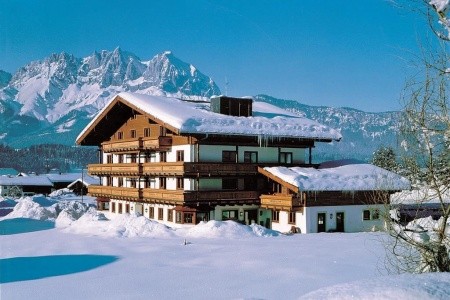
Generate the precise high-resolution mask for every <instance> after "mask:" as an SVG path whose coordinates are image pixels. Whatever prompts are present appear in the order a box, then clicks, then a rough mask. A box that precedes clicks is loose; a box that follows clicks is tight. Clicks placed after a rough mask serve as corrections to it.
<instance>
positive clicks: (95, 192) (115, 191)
mask: <svg viewBox="0 0 450 300" xmlns="http://www.w3.org/2000/svg"><path fill="white" fill-rule="evenodd" d="M88 193H89V194H90V195H91V196H93V197H106V198H116V199H125V200H128V199H129V200H139V199H140V198H141V191H140V190H139V189H137V188H128V187H114V186H102V185H90V186H89V187H88Z"/></svg>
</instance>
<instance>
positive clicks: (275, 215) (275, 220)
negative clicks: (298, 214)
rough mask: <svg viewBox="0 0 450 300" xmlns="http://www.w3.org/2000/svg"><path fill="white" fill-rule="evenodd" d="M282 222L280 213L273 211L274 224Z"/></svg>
mask: <svg viewBox="0 0 450 300" xmlns="http://www.w3.org/2000/svg"><path fill="white" fill-rule="evenodd" d="M279 221H280V211H279V210H272V222H277V223H278V222H279Z"/></svg>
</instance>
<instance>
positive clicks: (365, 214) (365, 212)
mask: <svg viewBox="0 0 450 300" xmlns="http://www.w3.org/2000/svg"><path fill="white" fill-rule="evenodd" d="M363 220H364V221H368V220H370V210H368V209H366V210H363Z"/></svg>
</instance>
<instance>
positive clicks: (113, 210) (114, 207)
mask: <svg viewBox="0 0 450 300" xmlns="http://www.w3.org/2000/svg"><path fill="white" fill-rule="evenodd" d="M111 212H113V213H115V212H116V202H111Z"/></svg>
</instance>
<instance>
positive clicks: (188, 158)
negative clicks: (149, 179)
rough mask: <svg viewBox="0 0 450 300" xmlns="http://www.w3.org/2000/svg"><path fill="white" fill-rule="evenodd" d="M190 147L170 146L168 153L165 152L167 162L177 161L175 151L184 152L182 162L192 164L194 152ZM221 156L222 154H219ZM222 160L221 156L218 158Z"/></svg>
mask: <svg viewBox="0 0 450 300" xmlns="http://www.w3.org/2000/svg"><path fill="white" fill-rule="evenodd" d="M193 148H194V147H193V146H192V145H177V146H172V148H171V150H170V151H167V162H176V161H177V151H181V150H182V151H184V161H185V162H193V161H194V159H193V158H194V153H193V152H194V150H193ZM221 155H222V153H221ZM220 158H221V159H222V156H221V157H220Z"/></svg>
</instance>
